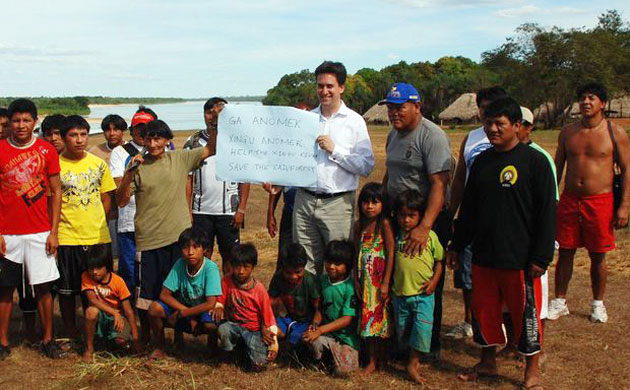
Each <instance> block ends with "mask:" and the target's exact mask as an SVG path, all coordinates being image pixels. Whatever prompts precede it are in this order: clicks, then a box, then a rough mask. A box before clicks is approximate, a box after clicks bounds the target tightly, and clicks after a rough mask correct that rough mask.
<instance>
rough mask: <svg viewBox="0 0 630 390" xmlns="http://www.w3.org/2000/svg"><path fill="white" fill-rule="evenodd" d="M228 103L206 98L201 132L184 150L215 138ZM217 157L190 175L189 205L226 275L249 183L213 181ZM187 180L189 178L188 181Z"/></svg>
mask: <svg viewBox="0 0 630 390" xmlns="http://www.w3.org/2000/svg"><path fill="white" fill-rule="evenodd" d="M226 103H227V101H226V100H225V99H223V98H220V97H213V98H210V99H208V101H206V103H205V104H204V106H203V118H204V122H205V124H206V128H205V129H204V130H200V131H198V132H196V133H195V134H193V135H191V136H190V137H189V138H188V140H186V143H185V144H184V149H194V148H202V147H204V146H206V144H207V141H208V139H209V138H210V137H216V134H217V123H218V119H219V113H220V112H221V111H222V110H223V107H224V106H225V104H226ZM215 172H216V157H215V156H210V157H208V158H207V159H205V160H204V161H203V163H202V164H201V166H200V167H199V168H198V169H196V170H195V171H193V172H192V176H191V178H192V182H191V183H189V186H191V187H190V191H189V193H190V198H191V199H190V200H189V201H190V202H191V204H192V217H193V225H194V226H199V227H201V228H202V229H203V230H205V231H206V232H207V233H208V236H209V237H210V240H211V241H210V246H209V251H210V253H209V254H208V257H210V256H211V255H212V249H213V246H214V239H215V237H216V240H217V244H218V246H219V253H220V254H221V260H222V264H223V266H222V268H223V269H222V271H223V273H224V274H225V273H226V271H227V269H226V266H227V265H228V261H227V258H228V256H229V254H230V251H231V250H232V247H233V246H234V244H238V243H239V242H240V229H241V228H242V227H243V221H244V218H245V209H246V207H247V198H248V197H249V183H236V182H228V181H218V180H217V179H216V173H215ZM189 180H190V179H189Z"/></svg>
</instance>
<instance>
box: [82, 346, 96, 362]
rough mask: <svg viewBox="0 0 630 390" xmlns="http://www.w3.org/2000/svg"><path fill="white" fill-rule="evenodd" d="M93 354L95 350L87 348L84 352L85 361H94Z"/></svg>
mask: <svg viewBox="0 0 630 390" xmlns="http://www.w3.org/2000/svg"><path fill="white" fill-rule="evenodd" d="M93 356H94V350H93V349H86V350H85V352H83V363H92V357H93Z"/></svg>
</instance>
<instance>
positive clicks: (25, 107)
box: [7, 99, 37, 119]
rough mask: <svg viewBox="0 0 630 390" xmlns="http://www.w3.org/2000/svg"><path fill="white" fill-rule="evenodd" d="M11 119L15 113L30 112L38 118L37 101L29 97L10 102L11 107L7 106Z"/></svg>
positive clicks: (34, 117)
mask: <svg viewBox="0 0 630 390" xmlns="http://www.w3.org/2000/svg"><path fill="white" fill-rule="evenodd" d="M7 112H8V114H9V115H8V117H9V119H11V118H13V114H15V113H21V114H23V113H28V114H31V117H33V119H37V107H36V106H35V103H33V102H32V101H31V100H29V99H15V100H14V101H12V102H11V104H9V108H7Z"/></svg>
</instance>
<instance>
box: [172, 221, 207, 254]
mask: <svg viewBox="0 0 630 390" xmlns="http://www.w3.org/2000/svg"><path fill="white" fill-rule="evenodd" d="M191 242H194V243H195V244H197V245H201V247H202V248H203V249H207V248H208V247H209V246H210V237H208V233H207V232H206V231H205V230H204V229H202V228H200V227H199V226H193V227H191V228H188V229H186V230H184V231H183V232H182V234H180V235H179V239H178V240H177V243H178V244H179V247H180V248H183V247H185V246H186V245H188V244H189V243H191Z"/></svg>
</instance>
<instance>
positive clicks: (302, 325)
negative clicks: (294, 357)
mask: <svg viewBox="0 0 630 390" xmlns="http://www.w3.org/2000/svg"><path fill="white" fill-rule="evenodd" d="M307 261H308V257H307V255H306V251H305V250H304V247H302V245H300V244H296V243H291V244H287V245H285V246H283V247H282V249H281V250H280V263H279V270H278V271H277V272H276V274H275V275H274V276H273V278H272V279H271V284H270V285H269V296H270V297H271V307H272V308H273V312H274V314H275V316H276V323H277V324H278V328H279V329H278V338H280V339H286V340H288V342H289V344H290V346H295V345H297V344H298V342H299V341H300V340H302V336H303V335H304V332H305V331H306V330H307V329H308V328H309V326H318V325H319V324H320V323H321V322H322V312H321V308H320V293H319V288H318V286H317V279H316V277H315V275H313V274H312V273H310V272H308V271H306V270H305V269H304V267H306V263H307Z"/></svg>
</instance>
